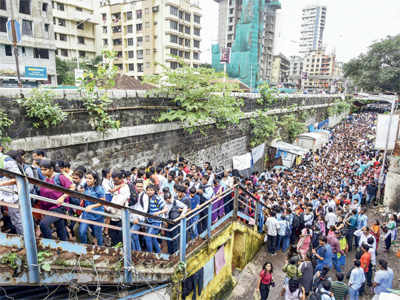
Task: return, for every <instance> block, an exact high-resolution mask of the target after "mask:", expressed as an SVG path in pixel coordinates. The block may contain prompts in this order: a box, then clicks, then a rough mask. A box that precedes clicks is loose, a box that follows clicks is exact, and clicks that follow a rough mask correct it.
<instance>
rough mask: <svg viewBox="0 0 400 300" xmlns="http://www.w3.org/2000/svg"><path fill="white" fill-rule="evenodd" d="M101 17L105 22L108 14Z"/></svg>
mask: <svg viewBox="0 0 400 300" xmlns="http://www.w3.org/2000/svg"><path fill="white" fill-rule="evenodd" d="M101 18H102V19H103V21H104V22H105V21H107V14H101Z"/></svg>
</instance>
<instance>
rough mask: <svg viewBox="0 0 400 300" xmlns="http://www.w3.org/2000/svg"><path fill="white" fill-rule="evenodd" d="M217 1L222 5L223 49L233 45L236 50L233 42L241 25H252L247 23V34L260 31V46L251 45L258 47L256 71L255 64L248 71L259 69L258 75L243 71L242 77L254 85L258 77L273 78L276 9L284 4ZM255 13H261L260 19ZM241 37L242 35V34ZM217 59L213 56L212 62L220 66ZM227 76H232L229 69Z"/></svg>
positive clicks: (220, 36)
mask: <svg viewBox="0 0 400 300" xmlns="http://www.w3.org/2000/svg"><path fill="white" fill-rule="evenodd" d="M215 1H216V2H218V4H219V10H218V11H219V18H218V46H219V47H220V48H224V47H228V48H231V47H232V51H235V46H234V44H235V40H236V39H237V37H238V32H237V31H238V25H243V24H249V25H248V26H247V30H248V32H247V34H249V35H250V32H254V33H256V34H257V39H256V41H257V45H256V46H255V45H253V44H252V45H251V47H257V48H258V51H257V63H256V66H255V67H256V70H255V69H254V67H253V65H254V64H252V68H250V69H251V70H249V72H251V73H252V72H256V74H255V75H249V76H248V74H247V75H246V74H241V75H240V78H241V79H242V80H243V78H250V79H249V82H245V83H246V84H248V85H249V83H250V82H251V83H253V84H254V83H255V82H257V81H259V80H270V79H271V71H272V60H273V50H274V39H275V25H276V11H277V10H278V9H280V8H281V3H280V2H279V1H273V0H215ZM255 7H257V8H258V11H254V9H253V8H255ZM245 16H249V18H247V17H246V18H247V19H246V20H244V17H245ZM255 16H258V18H255ZM256 19H257V20H256ZM250 22H251V24H250ZM245 27H246V26H242V27H241V30H242V31H244V30H245ZM256 27H257V28H256ZM241 38H243V37H242V36H241ZM248 40H249V41H250V38H248ZM237 48H239V47H237ZM214 60H215V59H214V58H213V65H214V67H215V68H216V69H218V67H217V63H218V62H216V61H214ZM228 70H229V68H228ZM228 75H229V76H233V75H232V74H230V73H229V72H228ZM256 77H257V78H256ZM244 81H246V80H244ZM253 84H250V85H253Z"/></svg>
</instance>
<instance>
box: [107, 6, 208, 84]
mask: <svg viewBox="0 0 400 300" xmlns="http://www.w3.org/2000/svg"><path fill="white" fill-rule="evenodd" d="M100 14H101V21H100V23H101V24H100V26H101V33H102V37H101V38H102V47H103V48H105V49H109V50H113V51H115V52H116V53H117V59H116V60H115V65H116V66H117V67H118V68H119V69H120V70H121V71H122V72H123V73H124V74H126V75H128V76H135V77H136V78H142V76H144V75H150V74H159V73H161V72H162V70H163V69H162V66H161V65H165V66H167V67H170V68H172V69H176V68H178V67H179V64H178V61H177V59H176V58H175V57H174V56H177V57H180V58H182V60H183V61H184V62H185V63H187V64H189V65H191V66H193V67H197V66H198V65H199V64H200V43H201V38H200V31H201V23H200V20H201V10H200V6H199V2H198V1H195V0H136V1H113V2H111V3H109V2H107V3H105V4H104V5H102V7H101V8H100Z"/></svg>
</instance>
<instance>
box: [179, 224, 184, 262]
mask: <svg viewBox="0 0 400 300" xmlns="http://www.w3.org/2000/svg"><path fill="white" fill-rule="evenodd" d="M180 222H181V223H180V235H179V257H180V260H181V261H183V262H185V261H186V217H185V218H183V219H182V220H181V221H180Z"/></svg>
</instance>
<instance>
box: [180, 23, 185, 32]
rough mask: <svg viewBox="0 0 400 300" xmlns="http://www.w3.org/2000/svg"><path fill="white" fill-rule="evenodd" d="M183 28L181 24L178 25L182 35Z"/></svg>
mask: <svg viewBox="0 0 400 300" xmlns="http://www.w3.org/2000/svg"><path fill="white" fill-rule="evenodd" d="M183 28H184V26H183V25H182V24H179V32H182V33H183Z"/></svg>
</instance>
